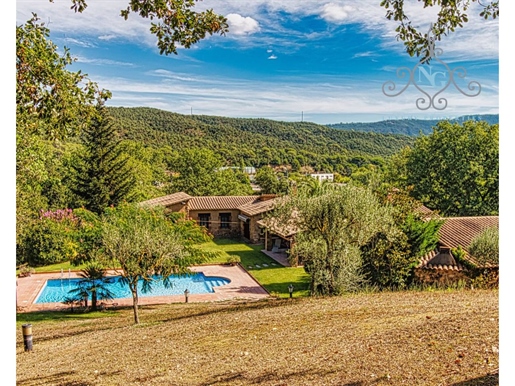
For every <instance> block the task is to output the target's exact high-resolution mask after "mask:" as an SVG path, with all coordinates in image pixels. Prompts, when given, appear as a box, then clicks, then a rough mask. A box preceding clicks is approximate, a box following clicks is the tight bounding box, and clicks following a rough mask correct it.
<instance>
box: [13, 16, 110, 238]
mask: <svg viewBox="0 0 515 386" xmlns="http://www.w3.org/2000/svg"><path fill="white" fill-rule="evenodd" d="M49 35H50V30H49V29H48V28H47V27H45V25H44V23H40V21H39V18H38V17H37V16H36V15H35V14H34V15H33V17H32V18H31V19H30V20H29V21H27V22H26V23H24V24H22V25H19V26H16V197H17V200H16V237H17V239H18V238H19V237H20V235H22V234H23V233H24V230H25V229H26V228H28V227H29V226H31V224H32V223H34V222H37V221H38V217H39V211H40V210H41V209H42V210H44V211H46V210H47V209H52V210H56V209H58V208H62V207H68V204H69V203H71V202H72V200H73V199H72V197H71V192H69V191H68V190H67V187H66V186H65V184H64V178H63V177H65V175H66V173H65V171H64V170H63V165H62V164H61V156H62V154H60V149H59V146H58V145H59V144H61V147H63V145H62V141H64V140H66V139H67V138H70V137H71V136H74V135H76V134H78V133H79V132H80V130H81V128H82V127H84V126H85V125H87V124H88V123H89V119H90V117H91V114H92V113H93V112H94V105H95V104H96V103H97V102H98V101H102V100H105V99H107V98H109V97H110V93H109V92H108V91H106V90H100V89H99V88H98V86H97V84H96V83H94V82H92V81H91V80H89V79H88V77H87V75H85V74H82V73H81V72H80V71H79V72H71V71H68V70H67V66H68V65H69V64H71V63H72V62H73V59H72V57H71V55H70V53H69V51H68V50H67V49H66V48H64V53H63V54H62V55H60V54H59V53H58V49H57V47H56V45H55V44H53V43H52V41H50V40H49V39H48V37H49Z"/></svg>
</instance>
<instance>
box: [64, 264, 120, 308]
mask: <svg viewBox="0 0 515 386" xmlns="http://www.w3.org/2000/svg"><path fill="white" fill-rule="evenodd" d="M79 276H80V277H81V279H80V280H79V281H78V282H77V286H76V287H75V288H73V289H71V290H70V291H68V294H69V296H68V297H67V302H72V303H80V302H82V301H85V304H84V305H85V307H87V306H88V304H87V302H88V299H89V298H90V297H91V311H96V310H97V309H98V307H97V305H98V301H99V300H112V299H113V298H114V293H113V292H112V291H111V290H110V289H109V284H111V283H112V282H113V278H112V277H108V276H107V273H106V270H105V269H104V267H103V266H102V265H101V264H100V263H99V262H97V261H91V262H89V263H87V264H86V266H85V267H84V268H83V269H82V270H81V272H79Z"/></svg>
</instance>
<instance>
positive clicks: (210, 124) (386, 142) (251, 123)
mask: <svg viewBox="0 0 515 386" xmlns="http://www.w3.org/2000/svg"><path fill="white" fill-rule="evenodd" d="M109 112H110V115H111V116H112V117H113V118H114V123H115V126H116V127H117V128H118V129H119V132H120V133H121V134H122V136H123V138H125V139H129V140H133V141H137V142H140V143H143V144H146V145H151V146H153V147H165V146H168V147H170V148H171V149H172V150H180V149H184V148H208V149H210V150H213V151H215V152H216V153H218V154H220V155H221V156H222V157H223V158H224V159H225V160H226V162H227V164H228V165H231V164H232V165H240V164H241V163H242V162H244V163H245V164H246V165H253V166H260V165H266V164H271V165H292V164H293V163H296V164H300V165H311V166H313V167H316V168H318V169H319V170H322V169H324V170H330V169H332V167H334V166H336V165H342V164H343V163H344V162H346V161H347V160H349V159H352V158H356V157H366V158H373V157H386V156H389V155H392V154H394V153H396V152H397V151H399V150H400V149H401V148H403V147H405V146H409V145H411V144H412V143H413V142H414V138H413V137H409V136H406V135H397V134H396V135H393V134H382V133H363V132H357V131H345V130H336V129H334V128H330V127H327V126H325V125H318V124H315V123H309V122H280V121H273V120H268V119H249V118H225V117H217V116H205V115H182V114H176V113H172V112H169V111H164V110H159V109H155V108H147V107H134V108H128V107H109ZM294 160H296V161H294Z"/></svg>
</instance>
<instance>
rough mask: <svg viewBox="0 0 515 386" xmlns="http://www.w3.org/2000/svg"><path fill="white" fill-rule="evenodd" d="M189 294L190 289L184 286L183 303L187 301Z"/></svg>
mask: <svg viewBox="0 0 515 386" xmlns="http://www.w3.org/2000/svg"><path fill="white" fill-rule="evenodd" d="M189 295H190V291H189V290H188V289H187V288H186V289H185V290H184V302H185V303H188V297H189Z"/></svg>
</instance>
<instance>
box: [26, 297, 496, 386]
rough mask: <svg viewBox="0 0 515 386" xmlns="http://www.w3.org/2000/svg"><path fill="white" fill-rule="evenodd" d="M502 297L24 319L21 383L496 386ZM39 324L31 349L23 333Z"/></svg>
mask: <svg viewBox="0 0 515 386" xmlns="http://www.w3.org/2000/svg"><path fill="white" fill-rule="evenodd" d="M498 301H499V293H498V291H497V290H474V291H471V290H462V291H432V292H430V291H424V292H415V291H406V292H397V293H394V292H385V293H371V294H356V295H348V296H341V297H332V298H311V297H304V298H296V299H269V300H265V301H255V302H238V303H231V302H221V303H197V304H195V303H175V304H168V305H160V306H144V307H142V308H141V311H140V318H141V324H139V325H134V324H133V319H132V310H131V309H119V310H115V311H109V312H102V313H91V314H66V313H63V312H58V313H37V314H18V315H17V324H16V370H17V372H16V384H17V385H27V386H36V385H52V386H53V385H68V386H92V385H123V386H130V385H177V386H183V385H184V386H186V385H199V386H200V385H204V386H207V385H265V386H266V385H276V386H279V385H282V386H285V385H289V386H290V385H314V386H317V385H342V386H368V385H370V386H372V385H373V386H377V385H409V386H417V385H423V386H427V385H448V386H472V385H498V384H499V376H498V367H499V354H498V348H499V317H498V316H499V303H498ZM25 323H31V324H32V326H33V328H32V331H33V351H32V352H24V345H23V337H22V333H21V330H22V329H21V326H22V324H25Z"/></svg>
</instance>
